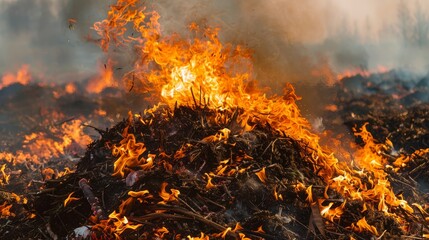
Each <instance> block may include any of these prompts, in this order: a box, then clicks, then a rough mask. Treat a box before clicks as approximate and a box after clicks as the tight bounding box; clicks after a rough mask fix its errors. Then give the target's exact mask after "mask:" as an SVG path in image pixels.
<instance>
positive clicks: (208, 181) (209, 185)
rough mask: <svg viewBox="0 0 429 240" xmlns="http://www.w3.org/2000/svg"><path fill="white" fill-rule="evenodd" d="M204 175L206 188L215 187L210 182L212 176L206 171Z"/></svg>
mask: <svg viewBox="0 0 429 240" xmlns="http://www.w3.org/2000/svg"><path fill="white" fill-rule="evenodd" d="M205 175H206V177H207V185H206V188H207V189H211V188H215V187H216V186H215V185H214V184H213V183H212V177H210V175H209V174H208V173H205Z"/></svg>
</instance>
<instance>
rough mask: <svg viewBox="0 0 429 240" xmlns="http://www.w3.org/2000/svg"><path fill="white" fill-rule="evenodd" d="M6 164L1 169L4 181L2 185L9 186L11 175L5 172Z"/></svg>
mask: <svg viewBox="0 0 429 240" xmlns="http://www.w3.org/2000/svg"><path fill="white" fill-rule="evenodd" d="M5 169H6V164H3V165H2V166H1V168H0V172H1V174H2V180H1V181H0V183H1V185H5V184H9V178H10V174H7V173H6V172H5Z"/></svg>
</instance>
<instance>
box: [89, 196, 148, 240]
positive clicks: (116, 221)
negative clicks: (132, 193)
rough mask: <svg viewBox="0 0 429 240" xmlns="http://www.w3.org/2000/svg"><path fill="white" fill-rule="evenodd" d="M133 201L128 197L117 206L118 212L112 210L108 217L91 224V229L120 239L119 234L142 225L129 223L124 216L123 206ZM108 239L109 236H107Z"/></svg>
mask: <svg viewBox="0 0 429 240" xmlns="http://www.w3.org/2000/svg"><path fill="white" fill-rule="evenodd" d="M132 201H133V198H128V199H127V200H125V201H123V202H122V204H121V205H120V206H119V212H116V211H113V212H112V213H110V214H109V217H108V219H106V220H101V221H100V222H99V223H98V224H96V225H94V226H92V230H101V231H103V232H104V233H107V234H111V235H114V236H115V239H121V237H120V235H121V234H122V233H123V232H124V231H125V230H127V229H131V230H136V229H138V228H140V227H141V226H143V225H142V224H133V223H130V221H129V220H128V218H127V217H126V216H124V208H125V207H126V206H128V205H129V204H130V203H131V202H132ZM109 239H110V238H109Z"/></svg>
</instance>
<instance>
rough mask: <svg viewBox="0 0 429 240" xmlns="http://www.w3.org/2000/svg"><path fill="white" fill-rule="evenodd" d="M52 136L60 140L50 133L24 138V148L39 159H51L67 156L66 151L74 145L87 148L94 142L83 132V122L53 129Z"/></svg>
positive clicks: (75, 121)
mask: <svg viewBox="0 0 429 240" xmlns="http://www.w3.org/2000/svg"><path fill="white" fill-rule="evenodd" d="M51 134H53V135H54V136H58V138H53V137H50V136H49V135H50V134H48V133H45V132H37V133H31V134H28V135H26V136H24V138H25V140H24V146H23V147H24V148H25V149H27V150H28V151H29V152H30V153H31V154H33V155H36V156H37V158H35V160H36V161H38V159H39V158H43V159H49V158H52V157H59V156H60V155H64V154H65V150H66V148H67V147H69V146H70V145H71V144H72V143H76V144H78V145H79V146H80V147H81V148H85V147H86V146H87V145H88V144H89V143H90V142H91V141H92V140H91V138H90V137H89V136H88V135H86V134H85V133H84V132H83V127H82V121H81V120H72V121H69V122H65V123H63V124H61V127H60V128H53V129H51Z"/></svg>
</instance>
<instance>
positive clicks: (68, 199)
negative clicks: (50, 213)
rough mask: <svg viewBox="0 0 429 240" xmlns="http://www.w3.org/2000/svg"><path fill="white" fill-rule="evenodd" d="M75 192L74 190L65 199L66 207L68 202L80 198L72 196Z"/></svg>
mask: <svg viewBox="0 0 429 240" xmlns="http://www.w3.org/2000/svg"><path fill="white" fill-rule="evenodd" d="M73 194H74V192H72V193H70V194H69V195H68V197H67V198H66V200H64V207H65V206H67V204H69V203H70V202H72V201H76V200H79V198H75V197H72V195H73Z"/></svg>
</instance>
